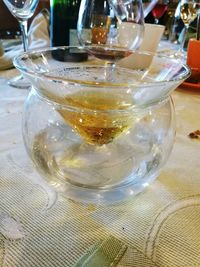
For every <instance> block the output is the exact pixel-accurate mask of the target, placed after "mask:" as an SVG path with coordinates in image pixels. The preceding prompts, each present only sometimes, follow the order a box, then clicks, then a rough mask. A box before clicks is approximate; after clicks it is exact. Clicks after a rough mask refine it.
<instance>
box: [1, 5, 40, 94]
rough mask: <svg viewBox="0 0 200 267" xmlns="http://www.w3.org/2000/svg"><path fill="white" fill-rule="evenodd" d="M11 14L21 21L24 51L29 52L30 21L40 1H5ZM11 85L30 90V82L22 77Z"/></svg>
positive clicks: (15, 79)
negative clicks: (28, 33) (28, 30)
mask: <svg viewBox="0 0 200 267" xmlns="http://www.w3.org/2000/svg"><path fill="white" fill-rule="evenodd" d="M3 1H4V3H5V5H6V6H7V8H8V9H9V11H10V12H11V14H12V15H13V16H14V17H15V18H16V19H17V20H18V21H19V24H20V28H21V32H22V43H23V48H24V51H25V52H26V51H27V50H28V36H27V24H28V19H29V18H31V17H32V16H33V14H34V12H35V10H36V7H37V5H38V3H39V0H3ZM8 83H9V85H10V86H13V87H16V88H21V89H28V88H30V82H28V81H27V80H25V79H24V77H23V76H22V75H20V76H17V77H14V78H13V79H11V80H9V82H8Z"/></svg>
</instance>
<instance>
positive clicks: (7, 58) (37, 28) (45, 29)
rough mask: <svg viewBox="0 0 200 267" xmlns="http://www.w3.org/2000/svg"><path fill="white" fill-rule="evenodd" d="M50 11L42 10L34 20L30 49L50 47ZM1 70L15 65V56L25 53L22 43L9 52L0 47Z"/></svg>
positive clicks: (29, 38) (30, 29) (29, 32)
mask: <svg viewBox="0 0 200 267" xmlns="http://www.w3.org/2000/svg"><path fill="white" fill-rule="evenodd" d="M47 16H48V11H46V10H43V11H41V12H40V13H39V14H38V15H37V16H36V17H35V18H34V19H33V21H32V23H31V25H30V28H29V31H28V41H29V50H35V49H39V48H44V47H49V46H50V39H49V22H48V21H49V20H48V17H47ZM0 51H1V53H0V70H6V69H10V68H12V67H13V58H14V57H15V56H17V55H19V54H21V53H23V47H22V44H19V45H16V46H13V47H12V49H11V50H9V51H8V52H3V49H2V47H1V49H0Z"/></svg>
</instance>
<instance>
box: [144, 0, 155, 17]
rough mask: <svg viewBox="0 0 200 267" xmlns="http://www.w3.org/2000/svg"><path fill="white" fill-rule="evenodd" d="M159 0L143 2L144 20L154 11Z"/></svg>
mask: <svg viewBox="0 0 200 267" xmlns="http://www.w3.org/2000/svg"><path fill="white" fill-rule="evenodd" d="M157 2H158V0H149V1H143V10H144V18H146V17H147V16H148V14H149V13H150V12H151V11H152V9H153V8H154V6H155V5H156V4H157Z"/></svg>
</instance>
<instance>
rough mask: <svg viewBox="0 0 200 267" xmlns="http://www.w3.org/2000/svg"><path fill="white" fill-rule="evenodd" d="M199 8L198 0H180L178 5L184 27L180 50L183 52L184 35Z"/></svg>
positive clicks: (199, 2)
mask: <svg viewBox="0 0 200 267" xmlns="http://www.w3.org/2000/svg"><path fill="white" fill-rule="evenodd" d="M199 10H200V1H198V0H197V1H191V0H190V1H189V0H181V1H180V3H179V6H178V11H179V12H180V18H181V19H182V21H183V23H184V26H185V29H184V36H183V38H182V41H181V48H180V51H181V52H182V53H184V44H185V41H186V35H187V33H188V29H189V26H190V23H191V22H193V21H194V20H195V19H196V17H197V15H198V12H199Z"/></svg>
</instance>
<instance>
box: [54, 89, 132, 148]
mask: <svg viewBox="0 0 200 267" xmlns="http://www.w3.org/2000/svg"><path fill="white" fill-rule="evenodd" d="M56 101H57V102H59V103H61V104H64V105H68V106H69V105H70V106H72V107H73V108H72V109H71V110H70V109H61V108H60V109H59V108H58V109H57V110H58V112H59V113H60V115H61V116H62V117H63V119H64V120H65V122H66V123H67V124H69V125H70V126H71V127H72V128H73V129H74V130H76V132H77V133H78V134H79V135H80V136H81V137H82V138H83V139H84V140H85V142H86V143H89V144H94V145H104V144H108V143H110V142H112V141H113V140H114V139H115V138H116V137H119V136H120V135H121V134H122V133H125V132H126V131H127V130H128V129H129V128H130V127H132V126H133V123H134V116H133V112H132V111H131V106H132V101H131V99H130V96H129V97H127V99H124V97H122V96H120V95H117V96H115V95H113V94H112V93H102V92H99V91H98V92H84V93H76V94H71V95H69V96H66V97H65V98H60V99H56ZM119 110H120V111H119Z"/></svg>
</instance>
